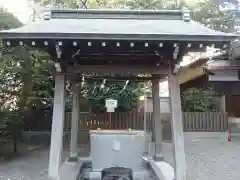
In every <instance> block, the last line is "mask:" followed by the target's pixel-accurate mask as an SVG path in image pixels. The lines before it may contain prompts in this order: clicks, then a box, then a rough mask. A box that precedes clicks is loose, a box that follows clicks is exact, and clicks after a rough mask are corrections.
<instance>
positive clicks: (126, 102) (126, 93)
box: [82, 82, 140, 112]
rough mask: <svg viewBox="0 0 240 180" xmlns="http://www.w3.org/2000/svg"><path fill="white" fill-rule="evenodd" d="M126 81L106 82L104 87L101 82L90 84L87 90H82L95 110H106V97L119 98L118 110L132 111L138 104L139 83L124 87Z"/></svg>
mask: <svg viewBox="0 0 240 180" xmlns="http://www.w3.org/2000/svg"><path fill="white" fill-rule="evenodd" d="M124 85H125V82H114V83H111V82H110V83H106V85H105V87H104V88H101V84H89V85H88V88H87V91H85V92H84V91H82V92H83V96H84V97H85V99H88V100H89V104H90V107H91V108H92V110H93V111H95V112H96V111H105V110H106V108H105V99H108V98H113V99H116V100H118V108H117V109H116V111H120V112H123V111H131V110H133V109H134V108H136V107H137V105H138V99H139V95H140V94H139V93H140V92H139V90H138V88H137V83H130V84H128V85H127V86H126V88H125V89H123V88H124Z"/></svg>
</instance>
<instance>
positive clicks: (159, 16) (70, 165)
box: [0, 9, 235, 180]
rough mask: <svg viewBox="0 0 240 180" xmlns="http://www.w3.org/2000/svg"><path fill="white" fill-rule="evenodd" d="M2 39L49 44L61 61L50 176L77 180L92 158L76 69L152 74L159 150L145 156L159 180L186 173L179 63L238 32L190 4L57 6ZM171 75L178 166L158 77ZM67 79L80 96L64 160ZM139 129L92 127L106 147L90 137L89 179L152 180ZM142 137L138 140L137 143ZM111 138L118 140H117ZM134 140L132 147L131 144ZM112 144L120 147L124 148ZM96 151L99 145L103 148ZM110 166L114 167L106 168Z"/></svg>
mask: <svg viewBox="0 0 240 180" xmlns="http://www.w3.org/2000/svg"><path fill="white" fill-rule="evenodd" d="M0 38H1V39H3V41H4V45H5V47H6V48H7V47H9V46H24V45H28V46H35V47H37V48H45V49H46V50H47V51H48V52H49V54H50V55H51V57H52V58H53V59H54V61H55V62H56V65H59V67H58V66H56V67H58V68H56V72H55V96H54V109H53V121H52V133H51V147H50V157H49V169H48V170H49V177H50V178H51V179H54V180H55V179H61V180H73V179H74V180H76V179H78V176H79V174H81V172H82V170H81V168H82V167H84V163H85V160H86V158H85V159H81V158H80V157H77V154H78V153H77V141H78V140H77V133H78V118H79V101H78V100H79V94H78V93H79V92H78V88H77V85H76V84H77V83H75V84H74V78H73V77H76V75H77V74H79V76H80V74H81V73H96V74H101V73H109V74H111V73H148V74H151V75H152V79H151V80H152V91H153V92H152V93H153V120H154V133H153V134H154V137H155V138H154V139H155V153H154V155H153V157H149V156H146V157H143V154H142V152H140V160H141V161H143V162H145V163H149V164H150V167H151V168H152V169H153V171H155V174H156V175H157V177H158V179H159V180H164V179H171V180H173V179H175V180H186V161H185V153H184V136H183V125H182V112H181V102H180V101H181V100H180V90H179V81H178V78H179V74H180V73H181V71H183V70H182V68H180V66H179V62H180V61H181V59H182V57H183V56H184V55H186V53H188V52H191V51H193V52H197V51H205V49H206V46H212V47H216V48H220V49H224V48H225V49H226V48H228V47H229V45H230V43H231V41H232V40H233V39H234V38H235V37H234V36H233V35H232V34H226V33H223V32H217V31H214V30H211V29H209V28H207V27H204V26H202V25H200V24H198V23H197V22H194V21H192V20H191V17H190V12H189V11H188V10H187V9H183V10H171V11H170V10H162V11H156V10H146V11H136V10H72V9H68V10H51V12H50V15H49V16H46V17H45V19H44V20H43V21H39V22H36V23H33V24H27V25H25V26H23V27H20V28H17V29H10V30H4V31H1V32H0ZM166 76H168V81H169V87H170V88H169V89H170V97H171V112H172V119H171V126H172V137H173V157H174V164H175V165H174V168H172V167H171V166H170V165H169V164H167V163H166V162H164V158H163V154H162V127H161V121H160V99H159V80H160V79H161V78H163V77H166ZM66 78H68V80H72V83H73V97H74V98H73V114H72V129H71V143H70V155H69V156H70V158H69V159H67V160H66V161H65V162H64V163H62V160H61V153H62V140H63V126H64V103H65V99H64V95H65V93H64V92H65V80H66ZM106 134H107V135H109V136H106ZM136 134H138V136H137V137H135V136H136ZM139 134H141V132H140V131H134V130H133V131H131V130H126V131H122V132H118V133H116V134H114V131H104V130H95V131H92V132H91V141H93V140H94V141H95V140H96V139H94V137H98V138H99V139H100V140H102V143H103V142H104V143H105V145H106V147H105V146H104V147H100V146H101V143H99V144H100V145H99V144H97V145H96V144H94V142H91V147H92V148H91V161H92V169H91V170H90V171H91V172H90V173H89V174H90V175H89V178H90V179H105V180H106V179H111V178H113V176H114V175H109V174H111V173H113V174H115V175H116V174H118V175H116V176H118V178H117V179H124V180H125V179H134V180H136V179H147V178H146V177H145V174H144V172H145V171H143V170H141V169H140V168H139V166H140V164H139V163H140V161H139V153H138V152H137V151H138V150H139V149H140V150H141V149H143V147H140V148H134V146H139V144H141V143H140V142H142V141H141V140H138V138H139V137H140V136H139ZM124 135H125V136H127V135H129V136H134V137H135V139H134V138H133V137H132V140H133V139H134V141H131V143H129V142H125V143H124V142H123V143H121V142H120V141H119V142H118V143H117V145H116V142H115V141H117V140H114V142H113V141H111V140H109V139H108V141H109V143H108V144H106V141H105V140H104V138H110V137H114V138H118V136H121V137H125V136H124ZM110 139H111V138H110ZM120 139H121V138H120ZM125 139H128V138H125ZM130 139H131V138H130ZM126 141H129V139H128V140H126ZM137 141H138V144H137V143H136V144H135V142H137ZM104 143H103V144H104ZM111 143H113V144H114V143H115V145H112V144H111ZM126 144H127V145H126ZM130 144H131V145H132V146H131V148H128V146H129V147H130ZM143 144H144V143H142V144H141V146H143ZM93 146H94V147H93ZM112 146H117V148H116V147H115V148H113V147H112ZM104 148H105V150H106V151H105V152H100V151H104ZM124 148H125V149H127V148H128V149H127V150H125V149H124ZM136 149H137V150H136ZM96 150H99V151H97V153H96ZM125 151H126V152H125ZM129 152H131V154H132V155H131V156H129ZM105 153H107V154H105ZM117 153H120V154H121V158H119V157H118V158H117V155H116V154H117ZM125 153H126V154H125ZM100 156H105V157H104V158H103V157H100ZM114 158H116V159H114ZM100 159H101V160H100ZM109 159H110V160H109ZM138 161H139V163H138ZM141 163H142V162H141ZM117 166H121V168H119V167H118V168H117ZM111 167H112V168H111ZM105 168H110V169H108V171H106V169H105ZM114 168H115V170H114ZM124 168H125V169H124ZM116 169H117V170H116ZM126 169H127V170H129V171H127V170H126ZM106 172H107V173H106ZM116 172H118V173H116ZM120 172H121V173H120ZM106 174H107V175H106ZM126 174H128V175H126ZM119 176H120V177H119ZM174 176H175V177H174Z"/></svg>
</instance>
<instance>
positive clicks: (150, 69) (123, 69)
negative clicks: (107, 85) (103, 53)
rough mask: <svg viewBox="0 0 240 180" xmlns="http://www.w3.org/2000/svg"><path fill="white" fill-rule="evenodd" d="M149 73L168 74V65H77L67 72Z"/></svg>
mask: <svg viewBox="0 0 240 180" xmlns="http://www.w3.org/2000/svg"><path fill="white" fill-rule="evenodd" d="M89 72H90V73H91V72H94V73H103V75H104V73H149V74H160V75H166V74H168V67H167V66H159V67H158V66H137V65H136V66H134V65H132V66H130V65H124V66H123V65H86V66H85V65H77V66H74V67H69V68H68V69H67V73H70V74H71V73H89Z"/></svg>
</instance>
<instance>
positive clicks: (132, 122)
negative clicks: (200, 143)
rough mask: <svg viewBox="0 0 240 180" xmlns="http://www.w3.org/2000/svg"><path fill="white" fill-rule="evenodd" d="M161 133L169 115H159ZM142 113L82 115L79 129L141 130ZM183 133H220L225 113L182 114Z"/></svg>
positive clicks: (149, 116)
mask: <svg viewBox="0 0 240 180" xmlns="http://www.w3.org/2000/svg"><path fill="white" fill-rule="evenodd" d="M146 119H147V120H146V122H147V129H148V130H151V129H152V127H153V125H152V113H147V114H146ZM161 119H162V123H163V131H166V132H167V131H171V125H170V124H171V123H170V122H171V121H170V120H171V114H170V113H166V114H161ZM143 127H144V113H143V112H138V111H134V112H121V113H117V112H114V113H111V114H110V113H99V114H94V113H84V114H80V118H79V128H80V129H82V130H90V129H97V128H101V129H143ZM70 128H71V113H67V115H66V121H65V130H69V129H70ZM183 128H184V131H209V132H221V131H227V129H228V116H227V113H222V112H183Z"/></svg>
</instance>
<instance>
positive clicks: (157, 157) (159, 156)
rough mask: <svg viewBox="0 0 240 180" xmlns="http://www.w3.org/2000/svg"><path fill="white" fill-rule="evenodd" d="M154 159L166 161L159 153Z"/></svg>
mask: <svg viewBox="0 0 240 180" xmlns="http://www.w3.org/2000/svg"><path fill="white" fill-rule="evenodd" d="M153 159H154V160H155V161H164V156H163V154H161V153H159V154H156V155H155V156H154V157H153Z"/></svg>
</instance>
